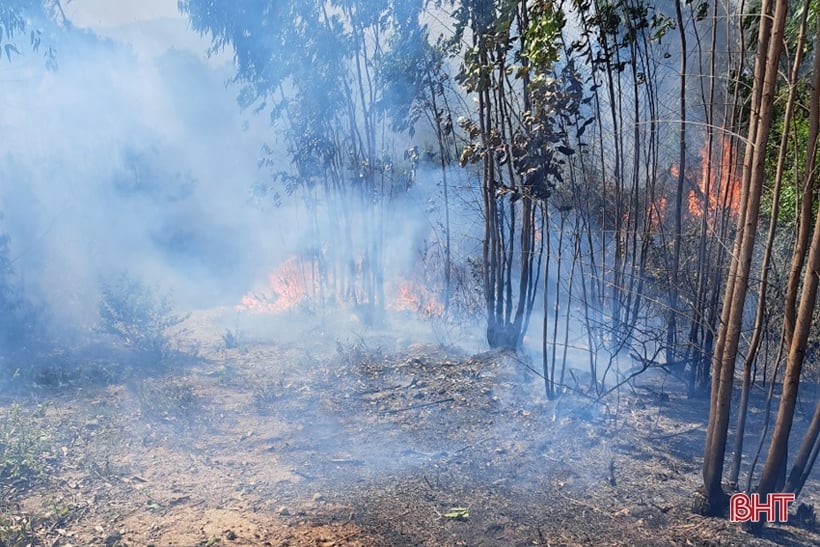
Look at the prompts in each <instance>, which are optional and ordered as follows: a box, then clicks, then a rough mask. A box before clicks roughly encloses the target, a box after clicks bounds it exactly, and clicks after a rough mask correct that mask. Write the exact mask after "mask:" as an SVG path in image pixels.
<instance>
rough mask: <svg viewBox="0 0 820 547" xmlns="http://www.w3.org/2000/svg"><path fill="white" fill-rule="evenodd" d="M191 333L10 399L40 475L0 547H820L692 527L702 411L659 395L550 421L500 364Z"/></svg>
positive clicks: (638, 389)
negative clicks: (158, 356) (162, 358)
mask: <svg viewBox="0 0 820 547" xmlns="http://www.w3.org/2000/svg"><path fill="white" fill-rule="evenodd" d="M203 321H205V320H203ZM203 324H204V323H203ZM214 333H217V334H214ZM200 334H201V337H202V338H203V339H204V340H205V341H204V342H203V349H202V352H201V357H202V358H201V359H200V360H198V361H196V362H194V363H192V364H188V365H185V366H176V367H174V368H173V369H172V370H171V371H168V372H166V373H163V374H152V375H148V374H136V373H134V374H129V375H123V376H122V378H116V375H114V376H115V379H114V380H113V381H112V380H108V381H105V382H103V381H99V382H98V383H97V384H94V383H93V382H91V381H90V380H89V378H90V376H89V375H88V374H87V373H83V374H82V375H81V374H78V375H75V376H74V377H72V376H70V375H68V376H66V377H65V378H63V379H61V380H60V381H61V382H62V384H63V385H61V386H57V385H54V383H55V381H53V380H52V382H51V384H50V385H43V386H42V387H40V388H37V389H34V390H32V391H31V392H29V393H26V394H20V393H18V394H17V395H15V396H14V397H11V396H6V397H4V399H3V401H2V404H0V412H3V415H4V416H6V415H8V413H9V412H10V409H11V408H13V406H14V404H22V405H23V406H22V408H23V412H24V413H25V415H26V416H28V417H30V418H31V420H32V423H33V424H34V426H33V427H39V428H42V429H41V430H38V431H42V432H44V433H43V435H44V438H45V439H46V440H45V445H44V446H46V447H47V454H46V456H47V458H46V460H47V462H48V466H47V473H46V474H45V475H44V476H43V477H42V478H39V479H34V478H32V479H28V480H27V479H25V478H19V477H18V478H16V479H12V478H10V477H8V476H7V477H4V478H3V480H2V499H0V503H1V504H2V505H0V508H2V515H0V533H2V536H0V537H2V538H3V542H5V544H17V545H50V546H62V547H68V546H84V545H89V546H90V545H105V546H107V547H115V546H138V545H155V546H171V545H176V546H210V545H237V546H241V545H311V546H325V547H327V546H333V545H340V546H341V545H353V546H356V545H360V546H372V545H386V546H393V545H499V546H507V545H522V546H523V545H630V544H631V545H773V544H777V545H820V534H818V533H817V532H816V531H815V530H814V529H812V527H811V526H808V525H801V526H797V525H796V523H794V522H792V523H791V524H789V525H786V524H784V525H774V526H770V527H768V528H767V530H766V531H765V533H764V535H763V536H762V537H754V536H751V535H748V534H747V533H746V532H744V531H743V529H742V527H741V525H739V524H733V523H730V522H729V521H728V520H726V519H708V518H704V517H700V516H697V515H694V514H692V512H691V510H690V507H691V504H692V499H693V498H692V495H693V492H695V491H696V490H697V488H698V486H699V477H700V475H699V473H700V466H699V464H700V460H699V452H700V450H701V448H702V443H703V436H704V426H705V417H706V411H705V405H706V402H705V401H697V402H693V401H690V400H687V399H686V398H685V397H684V395H683V392H684V387H683V386H682V385H681V384H680V383H679V382H677V381H676V380H674V379H672V378H671V377H668V376H666V375H660V374H656V375H654V376H653V375H652V374H650V375H648V376H646V377H645V378H640V379H639V381H638V382H637V384H636V386H635V387H624V388H623V389H622V390H621V391H620V393H621V395H620V397H618V398H611V399H610V400H609V404H608V406H607V405H596V404H592V403H591V402H590V401H589V400H588V399H586V398H584V397H582V396H579V395H570V394H568V395H567V396H565V397H564V398H562V399H561V400H560V401H558V402H550V403H548V402H546V401H545V400H544V398H543V396H541V395H540V387H541V386H539V384H538V379H537V378H536V377H535V376H534V375H532V374H530V373H529V372H528V371H527V368H526V366H524V364H522V362H521V360H520V359H519V358H517V357H515V356H513V355H509V354H504V353H497V352H485V353H479V354H475V355H469V354H466V353H462V352H459V351H457V350H444V349H441V348H440V347H438V346H436V345H423V344H415V345H414V344H411V343H402V344H398V343H397V342H396V341H395V340H391V339H390V338H389V337H388V338H384V337H383V338H378V337H373V338H371V339H357V338H348V339H339V340H338V341H337V340H335V339H324V338H322V337H321V336H319V335H317V336H316V339H315V340H313V343H312V344H310V345H307V344H304V343H301V344H290V343H278V344H277V343H255V342H250V341H249V342H245V343H241V344H240V345H239V346H238V347H235V348H231V349H227V348H225V346H224V344H222V345H221V346H220V343H219V335H218V329H212V332H210V334H207V333H206V329H205V327H203V330H202V331H201V333H200ZM209 336H210V338H208V337H209ZM92 368H93V367H92ZM102 368H104V367H102ZM86 369H88V367H86ZM818 499H819V498H818V491H817V488H816V485H815V484H814V483H812V484H810V485H809V486H808V487H807V490H806V491H805V492H804V493H803V495H802V498H801V500H800V501H803V502H806V503H809V504H815V505H816V503H817V501H818ZM3 542H0V544H2V543H3Z"/></svg>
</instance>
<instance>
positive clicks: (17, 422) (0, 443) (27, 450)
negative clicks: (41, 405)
mask: <svg viewBox="0 0 820 547" xmlns="http://www.w3.org/2000/svg"><path fill="white" fill-rule="evenodd" d="M49 438H50V436H49V433H48V431H47V430H46V429H44V428H43V427H41V426H40V425H39V424H38V423H37V421H36V420H35V418H34V416H32V415H31V413H29V412H26V410H25V409H24V408H23V407H22V406H21V405H19V404H17V403H12V405H11V406H9V407H8V408H6V409H5V412H4V413H3V416H2V418H0V479H2V480H11V481H16V480H37V479H40V478H42V477H44V476H45V474H46V471H47V468H48V461H47V458H46V455H47V451H48V447H47V443H48V440H49Z"/></svg>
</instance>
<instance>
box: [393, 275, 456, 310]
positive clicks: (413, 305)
mask: <svg viewBox="0 0 820 547" xmlns="http://www.w3.org/2000/svg"><path fill="white" fill-rule="evenodd" d="M387 307H388V309H391V310H394V311H407V312H413V313H418V314H419V315H421V316H423V317H441V316H442V315H444V304H442V303H441V302H439V301H438V299H437V298H436V296H435V295H434V294H433V293H432V292H431V291H430V290H429V289H428V288H426V287H424V286H422V285H420V284H419V283H414V282H412V281H410V280H408V279H400V281H399V283H398V286H397V288H396V291H395V297H394V298H393V301H392V302H391V303H390V304H389V305H388V306H387Z"/></svg>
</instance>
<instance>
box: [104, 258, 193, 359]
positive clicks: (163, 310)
mask: <svg viewBox="0 0 820 547" xmlns="http://www.w3.org/2000/svg"><path fill="white" fill-rule="evenodd" d="M187 318H188V316H187V315H184V316H183V315H176V314H174V313H173V304H172V302H171V298H170V296H169V295H167V294H165V295H162V294H159V292H158V290H157V289H153V288H151V287H148V286H147V285H145V284H144V283H143V282H141V281H140V280H138V279H134V278H132V277H130V276H128V275H127V274H123V275H121V276H119V277H117V278H116V279H114V280H112V281H109V282H107V283H105V284H104V285H103V287H102V298H101V300H100V327H99V330H100V331H101V332H103V333H106V334H111V335H114V336H116V337H117V338H119V339H120V341H121V342H122V343H123V344H124V345H125V346H126V347H130V348H133V349H134V350H136V352H137V353H138V354H139V355H140V356H141V357H143V358H145V359H152V360H155V361H159V362H163V361H165V360H166V359H167V358H168V357H169V355H170V354H171V352H172V349H173V347H174V342H175V339H174V335H173V334H172V329H173V327H176V326H178V325H179V324H180V323H182V322H183V321H185V320H186V319H187Z"/></svg>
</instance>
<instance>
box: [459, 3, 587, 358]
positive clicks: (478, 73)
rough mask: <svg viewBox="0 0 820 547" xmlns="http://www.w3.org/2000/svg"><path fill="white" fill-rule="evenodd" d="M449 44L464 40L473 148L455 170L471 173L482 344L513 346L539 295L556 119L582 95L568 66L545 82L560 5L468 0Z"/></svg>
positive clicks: (558, 166) (555, 167)
mask: <svg viewBox="0 0 820 547" xmlns="http://www.w3.org/2000/svg"><path fill="white" fill-rule="evenodd" d="M455 8H456V9H455V11H454V13H453V17H454V19H455V21H456V29H457V30H456V36H455V39H456V40H462V39H463V40H465V41H467V42H468V45H467V46H466V49H465V51H464V52H463V56H462V64H461V70H460V72H459V74H458V76H457V80H458V81H459V82H460V83H461V84H462V85H463V86H464V88H465V90H466V91H467V93H469V94H472V95H474V96H475V98H476V100H477V105H478V107H477V111H476V112H475V115H474V117H472V118H463V119H462V120H461V126H462V129H463V131H464V132H465V134H466V135H468V136H469V137H470V138H471V139H472V141H471V142H470V143H469V144H467V145H466V146H465V147H464V148H463V150H462V152H461V156H460V161H461V164H462V165H467V164H476V165H478V166H479V177H480V180H481V195H482V204H483V214H484V237H483V245H482V264H483V286H484V297H485V306H486V315H487V342H488V343H489V345H490V346H491V347H508V348H517V347H519V346H520V345H521V343H522V338H523V335H524V333H525V332H526V331H527V328H528V324H529V319H530V316H531V313H532V309H533V305H534V303H535V297H536V293H537V290H538V287H539V279H540V272H541V268H540V265H541V261H542V260H543V245H542V244H539V242H538V241H537V237H536V234H537V233H538V234H541V235H542V237H541V242H542V243H543V239H544V238H545V237H547V235H545V231H546V226H545V225H544V223H543V219H544V216H543V215H539V214H538V211H539V210H543V207H545V206H546V200H547V199H548V197H549V195H550V193H551V192H552V188H553V187H554V185H555V182H556V181H559V180H560V179H561V172H562V170H563V165H564V163H565V157H566V156H569V155H572V154H573V153H574V150H573V149H572V148H571V147H570V146H569V143H568V141H567V136H566V133H565V132H563V131H562V129H561V120H562V119H563V118H570V117H572V116H574V115H576V113H577V112H578V107H579V104H580V100H581V93H580V92H581V87H580V85H579V83H578V81H577V79H576V77H575V74H573V71H572V70H571V68H569V67H567V70H566V75H567V77H566V78H562V79H555V78H553V77H552V70H553V66H554V64H555V63H556V61H557V60H558V58H559V54H560V50H559V48H558V41H559V39H560V37H561V33H562V30H563V26H564V22H565V19H564V15H563V12H562V10H561V6H560V5H559V4H556V3H553V2H546V1H536V2H526V1H520V0H466V1H464V2H461V3H460V4H457V5H455Z"/></svg>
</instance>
